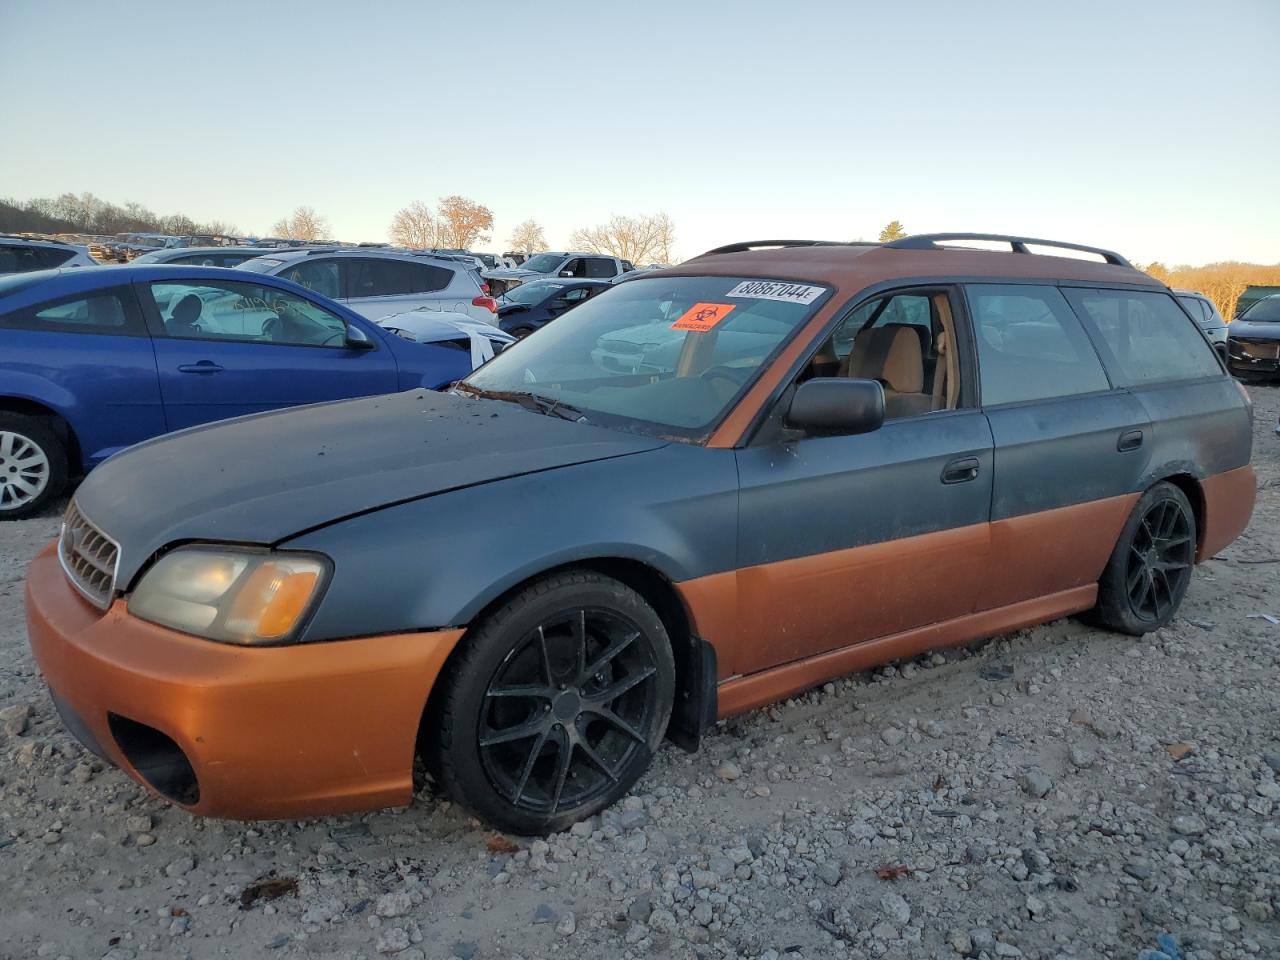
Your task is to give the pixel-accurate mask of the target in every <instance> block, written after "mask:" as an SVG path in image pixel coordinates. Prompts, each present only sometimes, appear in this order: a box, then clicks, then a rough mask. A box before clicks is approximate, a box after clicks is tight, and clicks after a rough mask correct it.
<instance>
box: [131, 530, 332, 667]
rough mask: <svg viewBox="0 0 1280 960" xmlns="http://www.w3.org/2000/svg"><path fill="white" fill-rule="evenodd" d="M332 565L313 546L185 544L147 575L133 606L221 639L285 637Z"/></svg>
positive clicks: (156, 619) (153, 618) (143, 614)
mask: <svg viewBox="0 0 1280 960" xmlns="http://www.w3.org/2000/svg"><path fill="white" fill-rule="evenodd" d="M328 569H329V568H328V564H327V563H326V562H325V561H324V560H323V559H321V558H319V557H316V556H312V555H309V554H302V553H254V552H250V551H248V550H234V549H226V548H219V547H213V546H209V547H181V548H179V549H177V550H174V551H173V552H172V553H168V554H165V555H164V556H163V557H161V558H160V559H159V560H158V561H156V564H155V566H153V567H152V568H151V569H150V570H148V571H147V572H146V573H145V574H144V575H143V577H142V582H141V583H139V584H138V588H137V589H136V590H134V592H133V595H132V596H131V597H130V598H129V612H130V613H131V614H133V615H134V616H135V617H138V618H139V619H141V620H149V621H150V622H151V623H158V624H160V625H161V626H163V627H172V628H173V629H175V630H181V631H183V632H184V633H193V634H195V635H196V636H198V637H206V638H207V639H209V640H219V641H221V642H223V643H243V644H270V643H280V642H282V641H285V640H288V639H290V637H291V635H292V634H293V632H294V630H295V629H296V628H297V626H298V625H299V624H301V623H302V621H303V619H304V617H305V616H306V614H307V613H308V612H309V611H310V610H311V609H312V607H313V606H314V605H315V601H316V600H317V599H318V598H319V596H320V594H321V592H322V588H323V586H324V581H325V579H326V575H327V573H328Z"/></svg>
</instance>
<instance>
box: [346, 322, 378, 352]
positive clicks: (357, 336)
mask: <svg viewBox="0 0 1280 960" xmlns="http://www.w3.org/2000/svg"><path fill="white" fill-rule="evenodd" d="M342 345H343V346H344V347H346V348H347V349H348V350H373V349H375V348H376V347H377V346H378V345H377V344H376V343H374V342H373V341H372V340H370V339H369V337H368V336H366V335H365V332H364V331H363V330H361V329H360V328H359V327H347V338H346V340H345V341H343V344H342Z"/></svg>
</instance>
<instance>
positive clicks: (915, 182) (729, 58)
mask: <svg viewBox="0 0 1280 960" xmlns="http://www.w3.org/2000/svg"><path fill="white" fill-rule="evenodd" d="M1278 58H1280V0H1071V2H1057V3H1050V2H1039V0H964V2H953V0H899V2H890V0H846V2H825V3H819V2H810V0H769V2H759V3H757V2H754V0H744V2H738V3H731V2H717V3H712V2H702V0H683V2H667V0H648V2H629V3H621V4H617V3H608V2H603V0H576V2H573V3H560V2H555V0H538V2H529V0H526V2H512V3H508V2H504V0H487V2H483V3H479V2H467V0H448V2H426V0H424V2H396V0H363V2H362V0H336V2H330V0H308V2H305V3H304V2H298V0H270V2H255V3H249V2H244V0H241V2H232V0H225V2H222V3H184V2H131V3H107V2H102V0H93V2H88V3H86V2H81V0H57V2H48V0H0V90H3V91H4V93H3V95H2V96H0V144H2V145H0V196H13V197H17V198H19V199H27V198H30V197H35V196H50V195H56V194H58V193H61V192H65V191H74V192H81V191H90V192H93V193H95V194H97V195H99V196H100V197H103V198H104V199H107V200H111V201H113V202H117V203H123V202H125V201H127V200H137V201H139V202H141V203H143V204H145V205H146V206H148V207H150V208H152V209H153V210H155V211H156V212H157V213H176V212H182V213H186V214H188V215H189V216H191V217H193V218H195V219H196V220H209V219H215V218H216V219H223V220H230V221H232V222H234V223H235V224H237V225H238V226H239V227H240V229H241V230H243V231H246V232H265V231H266V230H267V229H268V227H269V226H270V224H271V223H272V222H274V221H275V220H276V219H278V218H279V217H280V216H282V215H284V214H286V213H288V212H289V211H290V210H291V209H292V208H293V207H294V206H296V205H298V204H304V203H305V204H310V205H312V206H314V207H315V208H316V209H317V210H318V211H319V212H320V213H322V214H324V215H325V216H326V217H328V219H329V222H330V224H331V226H332V228H333V231H332V232H333V234H334V235H335V236H338V237H340V238H342V239H346V240H381V239H385V237H386V230H387V226H388V224H389V223H390V221H391V217H392V215H393V214H394V213H395V211H396V210H397V209H398V208H399V207H401V206H404V205H405V204H407V203H409V202H411V201H413V200H418V199H421V200H425V201H428V202H430V203H433V204H434V202H435V200H436V198H438V197H440V196H444V195H447V194H454V193H459V194H462V195H464V196H468V197H471V198H473V199H475V200H477V201H480V202H482V203H484V204H486V205H487V206H489V207H490V208H492V209H493V211H494V213H495V215H496V218H497V222H496V229H495V231H494V237H493V241H492V243H490V244H488V245H487V246H489V247H496V248H504V249H505V244H506V241H507V237H508V235H509V233H510V231H511V229H512V227H514V226H515V225H516V224H517V223H518V222H519V221H521V220H523V219H525V218H526V217H533V218H536V219H537V220H539V221H540V222H541V223H542V224H543V225H544V226H545V227H546V230H547V236H548V239H549V240H550V242H551V243H552V244H553V246H560V245H563V244H565V243H567V241H568V238H569V234H570V233H571V232H572V230H573V229H574V228H575V227H578V226H585V225H591V224H594V223H598V222H601V221H603V220H605V219H607V218H608V217H609V215H611V214H613V213H624V214H638V213H651V212H657V211H666V212H667V213H668V214H670V215H671V217H672V218H673V219H674V221H675V224H676V228H677V248H678V252H679V253H680V254H681V255H683V256H691V255H693V254H695V253H698V252H700V251H702V250H704V249H706V248H708V247H711V246H714V245H716V244H720V243H726V242H730V241H733V240H742V239H762V238H768V237H813V238H822V239H852V238H867V239H874V238H875V236H876V234H877V233H878V232H879V230H880V228H881V227H882V226H883V225H884V224H885V223H887V222H888V221H889V220H892V219H898V220H901V221H902V222H903V223H904V224H905V226H906V228H907V229H908V230H909V231H911V232H913V233H921V232H926V231H937V230H976V231H991V232H1004V233H1021V234H1026V235H1031V236H1043V237H1049V238H1054V239H1066V240H1074V241H1078V242H1084V243H1094V244H1098V245H1102V246H1108V247H1114V248H1116V249H1118V250H1120V251H1121V252H1123V253H1125V254H1126V255H1128V256H1129V257H1130V258H1131V259H1135V260H1138V261H1141V262H1147V261H1150V260H1155V259H1159V260H1162V261H1165V262H1168V263H1171V264H1172V263H1183V262H1186V263H1203V262H1206V261H1212V260H1222V259H1243V260H1253V261H1258V262H1264V263H1275V262H1280V59H1278Z"/></svg>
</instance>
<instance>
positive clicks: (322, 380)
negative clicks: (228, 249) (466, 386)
mask: <svg viewBox="0 0 1280 960" xmlns="http://www.w3.org/2000/svg"><path fill="white" fill-rule="evenodd" d="M137 286H138V287H139V294H140V297H141V299H142V301H143V307H144V309H145V310H146V311H147V313H148V317H147V320H148V324H149V325H150V327H151V330H152V334H153V337H154V340H153V342H154V344H155V355H156V365H157V369H158V371H159V378H160V392H161V396H162V398H163V401H164V408H165V417H166V419H167V421H168V424H169V428H170V429H173V430H177V429H181V428H183V427H190V426H194V425H195V424H199V423H207V422H209V421H212V420H222V419H225V418H227V417H238V416H241V415H243V414H248V413H258V412H261V411H263V410H274V409H277V408H280V407H289V406H294V405H296V404H301V403H317V402H319V401H322V400H338V399H343V398H346V397H361V396H368V395H371V394H378V393H390V392H392V391H394V390H396V389H398V376H397V371H396V362H395V359H394V357H393V356H392V353H391V351H390V350H388V349H387V347H386V345H385V343H383V335H382V334H380V333H378V332H375V331H374V330H373V328H372V326H371V325H370V326H367V327H359V328H355V327H353V331H354V336H356V337H357V338H363V339H364V340H365V341H367V342H369V343H371V344H372V348H369V349H362V348H356V347H352V346H350V345H349V344H348V333H349V331H348V327H347V324H346V321H345V320H344V319H343V318H342V317H340V316H338V315H337V314H336V313H334V312H332V311H331V310H329V309H327V308H326V307H323V306H321V305H320V304H318V303H316V302H315V301H312V300H308V299H305V298H303V297H301V296H298V295H296V294H294V293H291V292H289V291H286V290H284V289H282V288H280V287H276V286H273V285H270V284H265V283H257V282H253V281H248V282H240V281H224V280H209V279H205V278H201V279H198V280H156V281H151V282H149V283H139V284H137Z"/></svg>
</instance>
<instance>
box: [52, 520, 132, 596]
mask: <svg viewBox="0 0 1280 960" xmlns="http://www.w3.org/2000/svg"><path fill="white" fill-rule="evenodd" d="M58 560H59V561H60V562H61V563H62V569H63V571H64V572H65V573H66V575H67V579H68V580H70V581H71V585H72V586H73V587H75V588H76V589H77V590H79V591H80V592H81V593H82V594H83V595H84V597H85V599H86V600H88V601H89V602H90V603H92V604H93V605H94V606H95V607H101V608H102V609H103V610H105V609H107V607H109V606H111V600H112V598H113V597H114V596H115V593H116V570H117V568H118V567H119V565H120V545H119V544H118V543H116V542H115V541H114V540H112V539H111V538H110V537H108V536H107V535H106V534H105V533H103V532H102V531H101V530H99V529H98V528H97V527H96V526H94V525H93V524H92V523H90V522H89V519H88V518H87V517H86V516H85V515H84V514H82V513H81V512H80V508H79V507H77V506H76V502H75V501H74V500H72V501H71V505H70V506H68V507H67V512H66V513H65V514H64V515H63V517H62V533H61V534H60V535H59V537H58Z"/></svg>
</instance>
